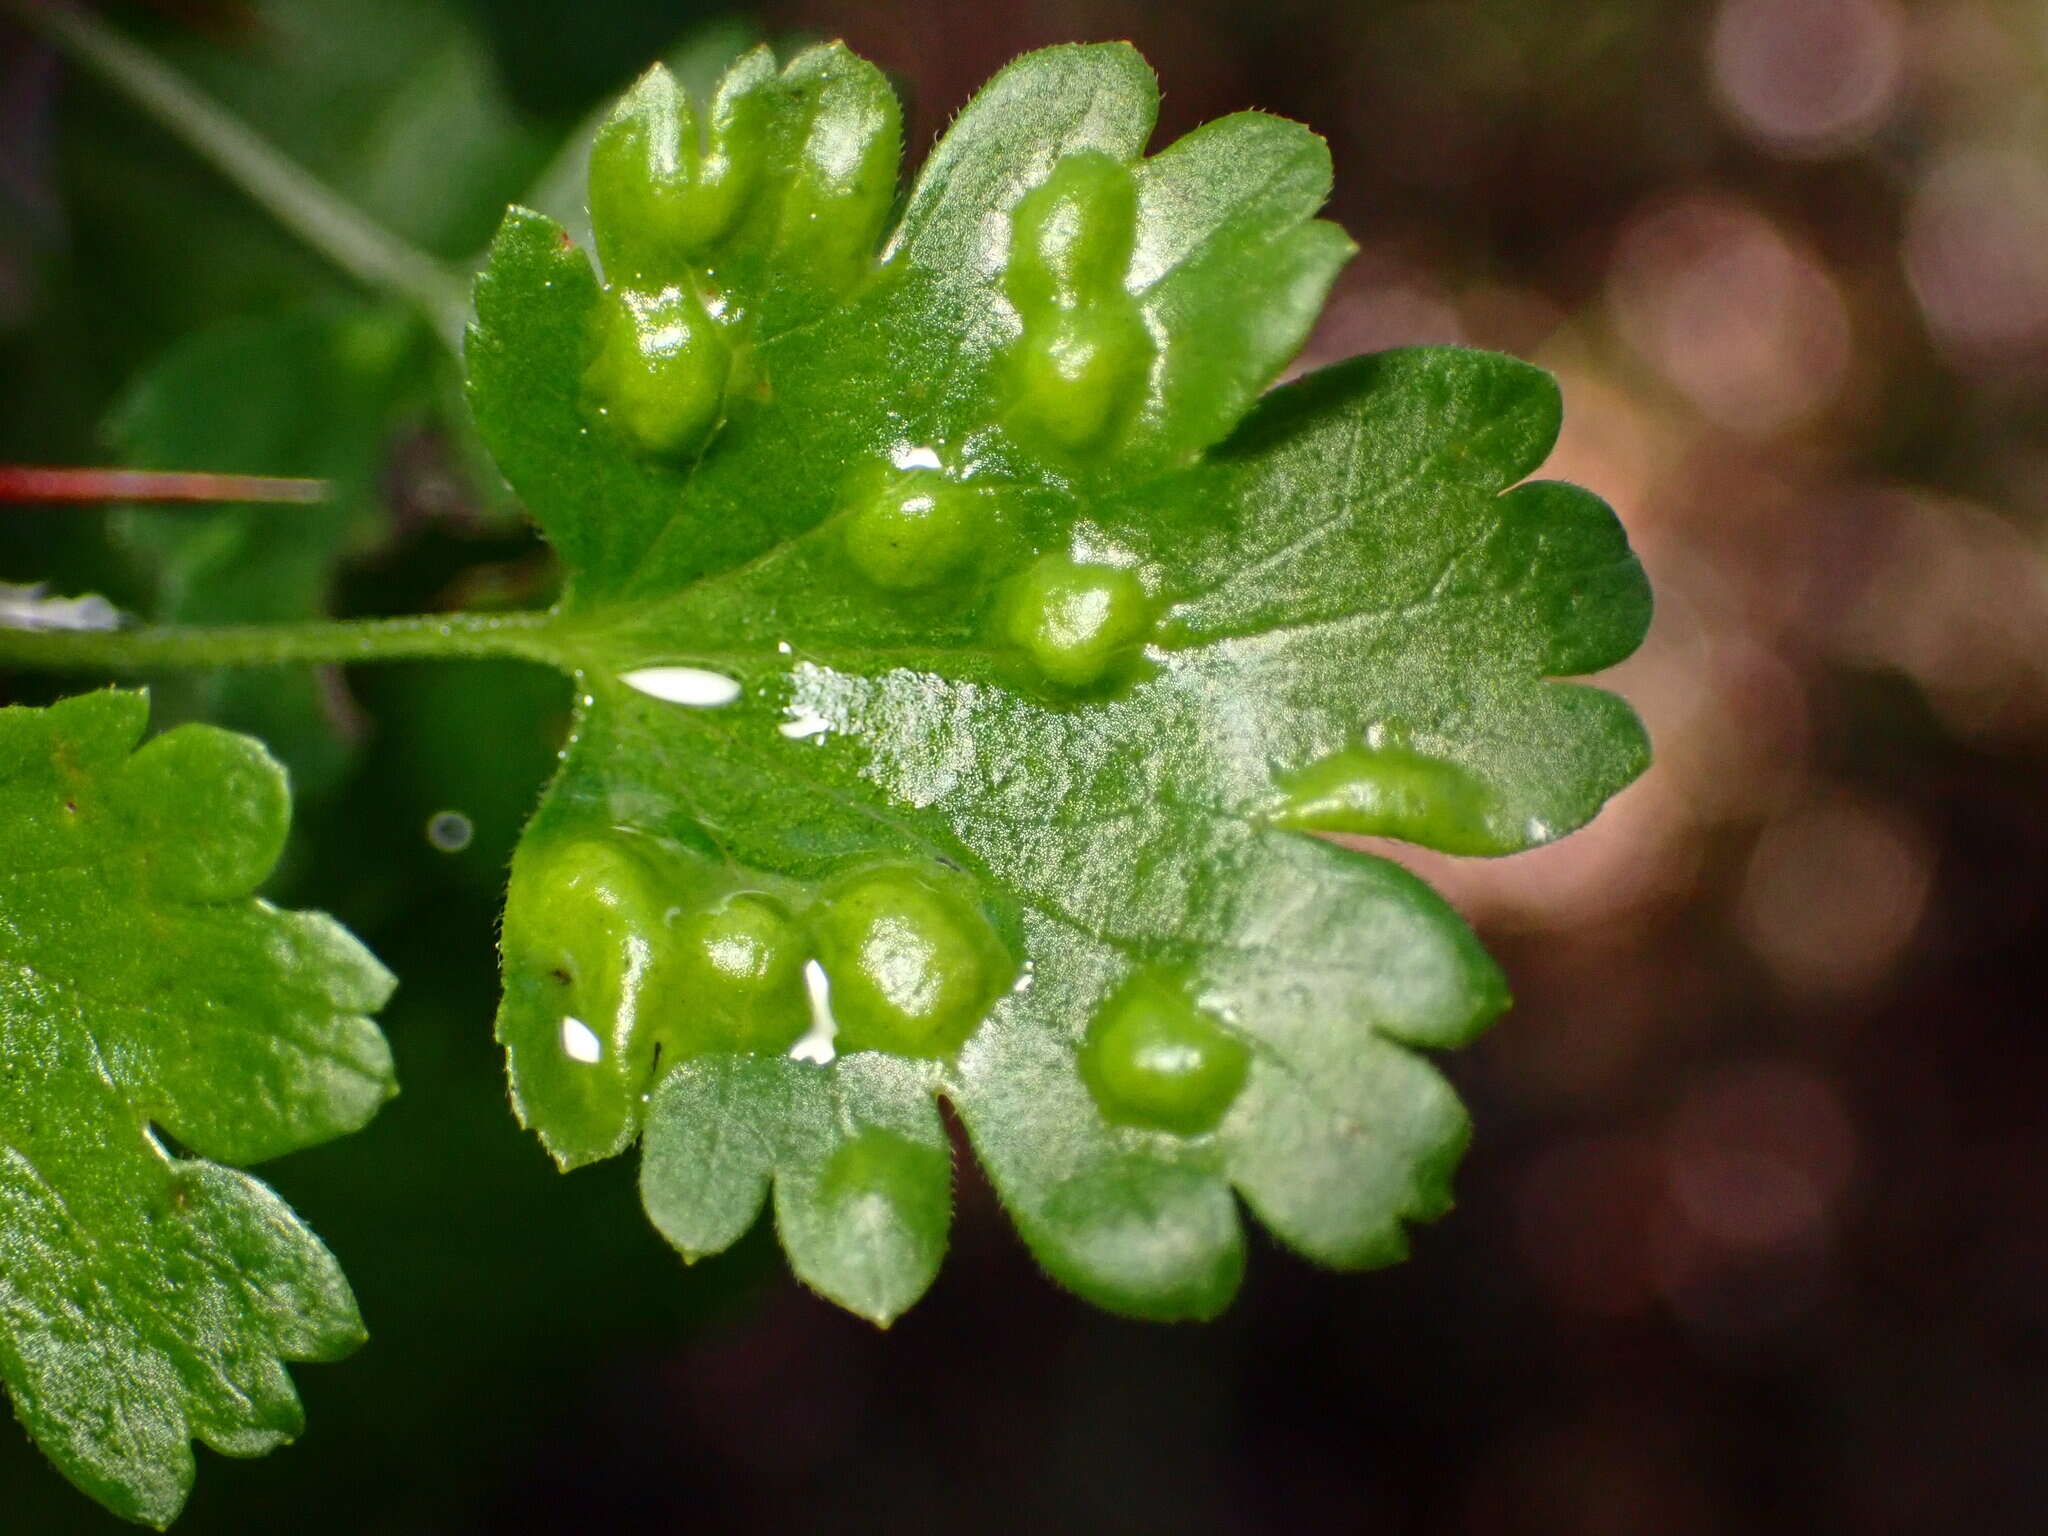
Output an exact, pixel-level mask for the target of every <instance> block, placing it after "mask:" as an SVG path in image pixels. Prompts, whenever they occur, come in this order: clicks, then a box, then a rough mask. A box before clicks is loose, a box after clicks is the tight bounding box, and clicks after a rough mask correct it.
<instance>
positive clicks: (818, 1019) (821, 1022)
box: [789, 960, 839, 1067]
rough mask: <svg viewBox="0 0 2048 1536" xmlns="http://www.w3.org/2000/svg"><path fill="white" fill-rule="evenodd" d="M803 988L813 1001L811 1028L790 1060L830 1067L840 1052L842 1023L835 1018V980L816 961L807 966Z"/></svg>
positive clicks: (793, 1047)
mask: <svg viewBox="0 0 2048 1536" xmlns="http://www.w3.org/2000/svg"><path fill="white" fill-rule="evenodd" d="M804 991H805V994H806V995H807V997H808V999H809V1002H810V1009H811V1027H810V1028H809V1029H808V1030H807V1031H805V1033H804V1037H803V1038H802V1039H801V1040H799V1041H797V1043H796V1044H795V1045H792V1046H791V1047H790V1048H789V1059H790V1060H791V1061H811V1062H816V1063H817V1064H818V1065H819V1066H821V1067H823V1066H829V1065H831V1063H832V1059H833V1057H835V1056H837V1055H838V1054H839V1051H838V1048H837V1046H836V1045H835V1044H834V1042H835V1040H836V1039H837V1038H838V1034H839V1025H838V1022H837V1021H836V1020H835V1019H834V1018H833V1017H832V983H831V982H830V981H829V980H828V979H827V978H826V976H825V968H824V967H823V966H822V965H820V964H818V962H817V961H815V960H811V961H807V962H806V963H805V965H804Z"/></svg>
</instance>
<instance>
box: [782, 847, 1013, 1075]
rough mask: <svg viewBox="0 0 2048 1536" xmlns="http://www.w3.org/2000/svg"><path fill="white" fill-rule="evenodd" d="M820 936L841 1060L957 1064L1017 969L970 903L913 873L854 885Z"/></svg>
mask: <svg viewBox="0 0 2048 1536" xmlns="http://www.w3.org/2000/svg"><path fill="white" fill-rule="evenodd" d="M813 931H814V933H815V934H816V937H817V943H818V957H819V960H820V962H821V963H822V965H823V967H824V971H825V977H826V981H827V982H828V983H829V987H830V1006H831V1010H832V1018H833V1022H834V1023H835V1025H836V1026H837V1034H836V1036H835V1037H834V1044H835V1045H836V1047H837V1048H838V1050H839V1051H840V1052H841V1053H845V1052H849V1051H890V1052H893V1053H895V1054H896V1055H899V1056H949V1055H951V1054H952V1053H953V1052H954V1051H957V1050H958V1049H959V1048H960V1047H961V1046H962V1045H963V1044H964V1043H966V1040H967V1037H968V1036H969V1035H971V1034H973V1033H974V1029H975V1026H976V1025H978V1024H979V1023H980V1022H981V1020H982V1016H983V1015H984V1014H985V1013H986V1012H987V1011H988V1008H989V1005H990V1004H991V1003H993V1002H994V1001H995V999H996V996H997V994H998V993H1000V992H1001V991H1002V989H1003V987H1004V986H1005V985H1006V984H1007V983H1008V982H1009V979H1010V975H1011V972H1012V971H1013V970H1014V966H1013V965H1012V964H1011V962H1010V959H1009V957H1008V955H1007V954H1005V953H1004V950H1003V945H1002V941H1001V940H1000V939H998V938H997V937H996V935H995V931H994V929H992V928H991V927H990V926H989V922H988V919H987V918H986V917H984V916H983V915H982V913H981V912H980V911H979V910H978V908H977V907H976V906H975V905H974V904H973V902H972V901H971V900H969V899H967V898H966V897H965V896H964V895H963V894H962V893H959V892H955V891H951V890H942V889H940V888H939V887H938V886H937V885H935V884H934V883H932V882H931V881H928V880H926V879H924V878H923V877H921V876H919V875H917V874H914V873H912V872H910V871H908V870H894V869H892V870H881V871H876V872H873V873H869V874H864V875H860V876H857V877H855V878H854V879H853V880H851V881H849V882H848V883H847V884H845V885H844V886H842V887H841V888H840V889H839V890H838V891H837V892H835V893H834V894H833V895H832V896H831V897H830V898H829V899H828V900H827V901H826V902H825V904H824V906H823V909H822V910H821V911H820V913H819V914H818V916H817V917H816V918H815V919H814V924H813Z"/></svg>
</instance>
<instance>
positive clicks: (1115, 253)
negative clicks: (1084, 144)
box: [1003, 150, 1154, 452]
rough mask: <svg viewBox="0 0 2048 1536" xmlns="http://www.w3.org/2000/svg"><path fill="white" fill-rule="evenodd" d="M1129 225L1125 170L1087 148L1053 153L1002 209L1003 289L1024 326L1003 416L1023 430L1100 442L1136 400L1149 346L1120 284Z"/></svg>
mask: <svg viewBox="0 0 2048 1536" xmlns="http://www.w3.org/2000/svg"><path fill="white" fill-rule="evenodd" d="M1136 233H1137V191H1136V187H1135V184H1134V183H1133V181H1132V179H1131V173H1130V171H1129V169H1128V168H1127V167H1126V166H1125V165H1124V164H1123V163H1122V162H1121V161H1118V160H1114V159H1112V158H1111V157H1110V156H1108V155H1105V154H1102V153H1101V152H1100V151H1095V150H1088V151H1083V152H1081V153H1078V154H1073V155H1069V156H1067V157H1066V158H1065V159H1063V160H1061V161H1060V163H1059V164H1058V165H1057V166H1055V167H1054V168H1053V172H1052V175H1051V176H1049V177H1047V178H1046V180H1045V181H1044V182H1042V183H1041V184H1039V185H1038V186H1036V187H1034V188H1032V190H1031V191H1029V192H1027V193H1026V194H1025V195H1024V197H1023V198H1022V199H1021V200H1020V201H1019V202H1018V204H1017V207H1016V208H1015V210H1014V211H1013V212H1012V214H1011V218H1010V254H1009V265H1008V266H1007V267H1006V268H1005V269H1004V273H1003V285H1004V290H1005V292H1007V293H1008V294H1009V296H1010V302H1011V303H1012V304H1014V305H1016V307H1017V314H1018V317H1019V318H1020V319H1021V321H1022V322H1023V334H1022V335H1021V336H1020V337H1019V338H1018V339H1017V341H1016V342H1014V343H1013V344H1012V346H1011V354H1010V360H1009V367H1010V393H1011V397H1012V398H1011V402H1010V415H1011V420H1012V421H1013V423H1014V424H1015V425H1017V426H1018V427H1020V428H1022V429H1023V430H1024V432H1025V433H1026V434H1027V435H1028V434H1031V433H1034V432H1035V433H1038V434H1040V435H1042V436H1045V437H1049V438H1051V439H1052V440H1053V441H1054V442H1055V443H1057V444H1058V445H1059V446H1061V447H1062V448H1065V449H1067V450H1069V451H1070V452H1082V451H1085V450H1087V449H1090V448H1094V447H1099V446H1101V445H1102V444H1104V443H1105V442H1107V441H1108V440H1109V439H1110V438H1111V437H1112V436H1113V435H1114V432H1115V429H1116V428H1117V427H1118V426H1119V425H1120V424H1121V423H1122V422H1123V421H1124V420H1125V419H1126V418H1127V417H1128V416H1129V414H1130V413H1131V411H1132V410H1133V408H1134V407H1135V406H1136V404H1137V402H1138V400H1139V399H1140V397H1141V396H1142V394H1143V392H1144V385H1145V379H1146V375H1147V373H1148V372H1149V371H1150V368H1151V364H1152V355H1153V351H1154V347H1153V342H1152V336H1151V333H1150V332H1149V331H1147V330H1146V328H1145V323H1144V319H1143V317H1142V316H1141V315H1140V314H1139V312H1138V306H1137V302H1136V300H1134V299H1133V298H1132V296H1131V294H1130V293H1129V291H1128V290H1127V289H1126V287H1125V279H1126V277H1127V276H1128V274H1129V271H1130V264H1131V252H1132V249H1133V246H1134V242H1135V240H1136Z"/></svg>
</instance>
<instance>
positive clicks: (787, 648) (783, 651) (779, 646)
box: [775, 640, 795, 656]
mask: <svg viewBox="0 0 2048 1536" xmlns="http://www.w3.org/2000/svg"><path fill="white" fill-rule="evenodd" d="M793 649H795V647H793V646H792V645H790V643H789V642H788V641H787V640H778V641H776V642H775V653H776V655H778V656H787V655H788V654H789V653H790V652H791V651H792V650H793Z"/></svg>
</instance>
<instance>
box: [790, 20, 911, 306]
mask: <svg viewBox="0 0 2048 1536" xmlns="http://www.w3.org/2000/svg"><path fill="white" fill-rule="evenodd" d="M784 83H785V84H786V85H787V86H788V87H789V88H792V89H794V90H796V91H798V92H801V93H803V94H804V95H805V96H806V97H807V98H808V106H809V112H808V116H807V121H806V123H805V128H804V133H803V136H802V141H801V143H800V144H798V145H797V146H796V149H795V153H794V155H793V157H792V160H791V163H790V165H789V167H788V170H787V181H786V183H785V185H784V188H783V193H782V208H781V214H780V237H779V239H778V241H777V244H778V247H779V250H780V253H781V256H782V259H783V260H784V261H785V262H786V263H788V264H789V265H792V266H797V267H802V268H804V269H806V270H807V271H808V272H809V274H810V276H811V277H812V278H813V279H814V280H815V281H817V282H819V283H820V284H821V285H823V286H825V287H827V288H843V287H845V286H847V285H848V284H849V283H850V282H852V281H854V280H855V279H857V278H858V277H859V276H860V275H861V273H863V272H864V271H866V270H867V268H868V266H869V263H870V262H871V260H872V259H873V257H874V254H875V247H876V245H877V243H878V242H879V240H880V238H881V233H882V226H883V224H884V223H885V222H886V221H887V219H888V216H889V206H890V204H891V202H892V201H893V200H894V198H895V196H896V164H897V161H898V159H899V158H900V157H901V155H902V153H903V118H902V109H901V107H899V106H898V105H897V102H896V93H895V92H894V91H892V90H890V89H889V84H888V82H887V81H886V80H885V79H883V77H882V73H881V71H880V70H878V69H876V68H875V67H874V65H872V64H870V63H868V62H867V61H866V60H865V59H859V58H855V57H854V56H853V55H852V54H851V53H849V52H847V51H846V50H845V49H844V48H843V47H827V48H819V49H814V50H812V51H811V52H809V53H806V54H804V55H802V56H801V57H799V58H798V59H796V60H795V61H794V62H792V63H791V65H790V67H789V70H788V71H787V72H786V73H785V75H784Z"/></svg>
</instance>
